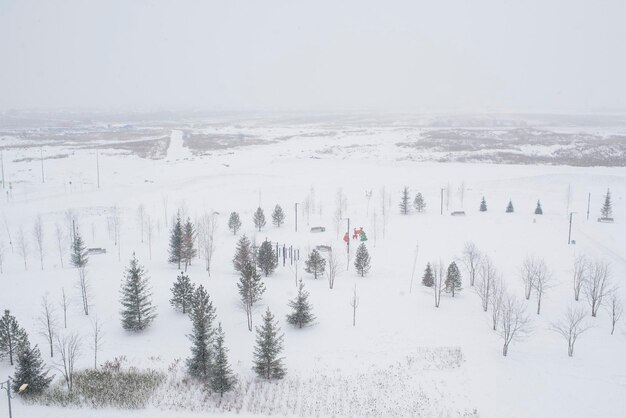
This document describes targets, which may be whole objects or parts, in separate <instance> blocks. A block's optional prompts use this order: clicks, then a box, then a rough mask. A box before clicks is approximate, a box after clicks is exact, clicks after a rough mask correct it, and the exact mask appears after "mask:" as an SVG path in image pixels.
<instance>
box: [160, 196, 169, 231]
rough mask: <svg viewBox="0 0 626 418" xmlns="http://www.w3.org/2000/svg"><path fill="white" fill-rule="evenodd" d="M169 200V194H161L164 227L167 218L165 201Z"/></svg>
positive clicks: (166, 225)
mask: <svg viewBox="0 0 626 418" xmlns="http://www.w3.org/2000/svg"><path fill="white" fill-rule="evenodd" d="M168 201H169V196H167V195H163V196H161V203H163V212H164V215H165V227H166V228H168V227H169V224H168V219H167V202H168Z"/></svg>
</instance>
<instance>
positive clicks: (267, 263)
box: [256, 241, 278, 277]
mask: <svg viewBox="0 0 626 418" xmlns="http://www.w3.org/2000/svg"><path fill="white" fill-rule="evenodd" d="M256 260H257V264H258V266H259V268H260V269H261V271H262V272H263V273H264V274H265V277H267V276H268V275H270V274H272V273H273V272H274V270H276V266H277V265H278V260H277V258H276V252H275V251H274V247H272V243H271V242H269V241H263V243H261V246H260V247H259V251H258V254H257V257H256Z"/></svg>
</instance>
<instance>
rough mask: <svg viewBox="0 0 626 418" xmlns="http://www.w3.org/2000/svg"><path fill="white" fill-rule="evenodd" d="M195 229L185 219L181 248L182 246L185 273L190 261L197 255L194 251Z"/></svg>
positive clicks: (188, 220) (189, 220)
mask: <svg viewBox="0 0 626 418" xmlns="http://www.w3.org/2000/svg"><path fill="white" fill-rule="evenodd" d="M195 243H196V228H195V227H194V226H193V223H191V219H189V218H187V222H185V227H184V228H183V246H182V252H181V255H182V259H183V260H184V261H185V271H187V266H188V265H190V264H191V260H193V258H194V257H195V256H196V255H197V254H198V251H197V250H196V246H195Z"/></svg>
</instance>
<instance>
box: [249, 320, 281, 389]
mask: <svg viewBox="0 0 626 418" xmlns="http://www.w3.org/2000/svg"><path fill="white" fill-rule="evenodd" d="M279 331H280V328H278V321H274V315H272V313H271V312H270V310H269V308H267V311H265V315H263V325H261V326H260V327H256V333H257V336H256V346H255V347H254V354H253V362H254V371H255V372H256V374H257V376H259V377H261V378H264V379H268V380H271V379H282V378H283V377H284V376H285V372H286V371H285V367H284V365H283V359H282V357H279V354H280V352H281V351H282V350H283V338H284V335H283V334H280V335H279V334H278V333H279Z"/></svg>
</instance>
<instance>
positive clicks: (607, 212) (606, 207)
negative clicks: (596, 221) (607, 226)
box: [600, 189, 613, 218]
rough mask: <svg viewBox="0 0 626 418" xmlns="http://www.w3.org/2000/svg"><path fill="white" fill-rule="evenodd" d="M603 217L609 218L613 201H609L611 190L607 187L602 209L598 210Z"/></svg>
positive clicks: (611, 213)
mask: <svg viewBox="0 0 626 418" xmlns="http://www.w3.org/2000/svg"><path fill="white" fill-rule="evenodd" d="M600 213H601V214H602V217H603V218H611V217H612V216H613V203H611V190H610V189H607V191H606V195H605V196H604V203H603V204H602V209H601V210H600Z"/></svg>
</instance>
